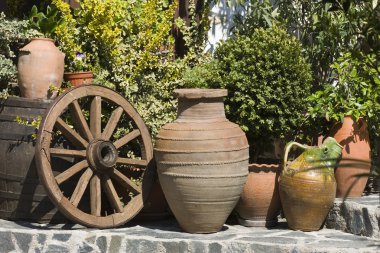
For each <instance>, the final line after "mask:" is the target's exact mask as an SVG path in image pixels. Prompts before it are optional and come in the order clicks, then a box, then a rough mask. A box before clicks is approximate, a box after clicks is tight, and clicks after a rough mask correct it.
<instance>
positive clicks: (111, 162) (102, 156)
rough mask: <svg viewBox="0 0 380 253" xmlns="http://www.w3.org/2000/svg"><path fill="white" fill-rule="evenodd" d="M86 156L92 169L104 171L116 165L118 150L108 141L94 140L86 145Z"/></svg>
mask: <svg viewBox="0 0 380 253" xmlns="http://www.w3.org/2000/svg"><path fill="white" fill-rule="evenodd" d="M86 156H87V161H88V164H89V166H90V167H91V168H92V169H93V170H94V171H96V172H100V173H105V172H107V171H109V170H110V169H112V168H113V167H114V166H115V165H116V161H117V158H118V152H117V149H116V147H115V146H114V145H113V144H112V143H111V142H110V141H104V140H94V141H92V142H91V143H90V144H89V145H88V147H87V153H86Z"/></svg>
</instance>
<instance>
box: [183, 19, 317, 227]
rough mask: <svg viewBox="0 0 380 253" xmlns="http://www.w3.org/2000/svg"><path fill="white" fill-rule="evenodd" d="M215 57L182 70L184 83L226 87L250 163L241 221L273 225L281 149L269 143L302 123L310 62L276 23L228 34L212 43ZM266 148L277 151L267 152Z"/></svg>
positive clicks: (239, 207) (230, 112)
mask: <svg viewBox="0 0 380 253" xmlns="http://www.w3.org/2000/svg"><path fill="white" fill-rule="evenodd" d="M214 57H215V60H214V61H212V62H210V63H206V64H203V65H201V66H198V67H196V68H193V69H192V70H189V71H188V72H186V73H185V74H184V82H185V85H187V86H211V87H213V88H226V89H227V90H228V96H227V98H226V101H225V105H226V113H227V117H228V118H229V119H230V120H231V121H232V122H235V123H237V124H238V125H240V127H241V128H242V129H243V130H244V131H245V133H246V135H247V137H248V142H249V146H250V148H249V150H250V163H251V165H250V168H249V176H248V181H247V183H246V185H245V188H244V190H243V194H242V195H241V198H240V202H239V203H238V204H237V207H236V209H235V210H236V211H237V213H238V215H239V221H240V222H241V223H242V224H244V225H248V226H272V225H275V224H276V222H277V215H278V213H279V211H280V200H279V195H278V184H277V178H278V176H279V173H280V166H279V159H280V156H281V153H282V152H281V151H280V150H281V149H278V150H276V151H274V150H273V146H274V144H275V143H284V142H285V141H287V140H292V139H293V138H295V136H296V135H297V131H298V130H299V128H300V126H301V125H302V122H303V119H304V112H305V104H306V98H307V96H308V95H310V88H311V71H310V66H309V64H307V62H306V60H305V58H304V57H302V54H301V46H300V44H299V42H298V41H297V40H296V38H294V37H292V36H290V35H289V34H287V33H286V31H285V30H283V29H281V28H280V27H278V26H273V27H271V28H268V29H264V28H259V29H256V30H255V31H254V32H253V33H252V34H251V35H249V36H239V35H237V36H236V37H232V38H230V39H228V40H227V41H225V42H224V43H222V44H221V45H220V46H219V47H217V48H216V50H215V54H214ZM191 71H192V72H193V73H194V74H193V75H192V74H191ZM192 76H193V77H192ZM202 77H203V78H202ZM270 152H272V153H274V152H277V153H278V155H277V156H273V155H272V156H270V157H268V155H267V154H268V153H270ZM262 164H265V165H262Z"/></svg>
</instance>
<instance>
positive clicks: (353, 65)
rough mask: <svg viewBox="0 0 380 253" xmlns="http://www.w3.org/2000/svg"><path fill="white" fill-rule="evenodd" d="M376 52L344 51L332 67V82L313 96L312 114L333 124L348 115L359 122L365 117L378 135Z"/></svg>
mask: <svg viewBox="0 0 380 253" xmlns="http://www.w3.org/2000/svg"><path fill="white" fill-rule="evenodd" d="M378 57H379V55H377V56H376V54H375V53H374V52H372V53H369V54H364V53H359V54H355V55H353V54H351V53H344V54H343V55H342V57H340V58H338V59H337V60H336V61H335V62H334V64H332V69H333V73H334V75H333V76H332V77H331V79H332V81H331V82H332V83H333V84H331V83H326V84H325V86H324V89H323V90H321V91H317V92H315V93H314V94H312V95H311V96H310V97H309V100H310V107H309V114H310V116H311V117H313V118H318V117H323V118H325V119H326V120H327V121H330V122H332V123H337V122H343V119H344V116H352V118H353V119H354V120H355V121H357V120H358V119H359V118H360V117H363V118H365V119H366V120H367V121H368V122H370V123H371V122H372V123H373V124H370V128H372V130H375V131H373V132H374V133H376V134H377V135H379V134H380V131H379V128H380V127H379V123H378V122H379V121H380V65H379V64H378Z"/></svg>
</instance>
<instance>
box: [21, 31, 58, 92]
mask: <svg viewBox="0 0 380 253" xmlns="http://www.w3.org/2000/svg"><path fill="white" fill-rule="evenodd" d="M64 58H65V55H64V54H63V53H62V52H61V51H59V49H58V48H57V47H56V46H55V45H54V41H53V40H51V39H47V38H35V39H32V41H31V42H30V43H29V44H27V45H26V46H25V47H23V48H21V49H20V55H19V58H18V66H17V68H18V85H19V87H20V92H21V97H25V98H35V99H51V98H54V97H55V96H56V95H57V92H56V91H51V90H50V89H49V87H50V85H53V86H55V87H57V88H59V87H61V84H62V79H63V71H64Z"/></svg>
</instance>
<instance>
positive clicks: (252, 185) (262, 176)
mask: <svg viewBox="0 0 380 253" xmlns="http://www.w3.org/2000/svg"><path fill="white" fill-rule="evenodd" d="M280 172H281V169H280V165H278V164H250V165H249V174H248V178H247V182H246V183H245V186H244V189H243V192H242V194H241V195H240V199H239V202H238V203H237V205H236V207H235V211H236V212H237V214H238V221H239V223H240V224H241V225H243V226H247V227H273V226H276V225H277V216H278V215H279V213H280V209H281V201H280V195H279V192H278V177H279V176H280Z"/></svg>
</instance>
